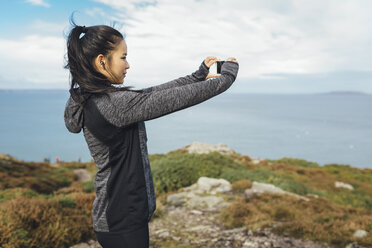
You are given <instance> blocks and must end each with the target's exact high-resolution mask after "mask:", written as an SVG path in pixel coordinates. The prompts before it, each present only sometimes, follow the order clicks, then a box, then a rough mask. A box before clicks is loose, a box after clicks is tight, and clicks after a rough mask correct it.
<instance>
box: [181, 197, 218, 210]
mask: <svg viewBox="0 0 372 248" xmlns="http://www.w3.org/2000/svg"><path fill="white" fill-rule="evenodd" d="M222 202H224V199H223V198H222V197H218V196H197V195H196V196H194V197H192V198H190V199H189V201H188V202H187V206H189V207H192V208H198V207H202V208H205V207H206V208H208V209H210V210H212V209H215V208H216V207H217V206H218V205H220V204H221V203H222Z"/></svg>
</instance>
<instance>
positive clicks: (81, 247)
mask: <svg viewBox="0 0 372 248" xmlns="http://www.w3.org/2000/svg"><path fill="white" fill-rule="evenodd" d="M70 248H90V245H88V244H87V243H80V244H77V245H74V246H71V247H70Z"/></svg>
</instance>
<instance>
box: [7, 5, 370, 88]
mask: <svg viewBox="0 0 372 248" xmlns="http://www.w3.org/2000/svg"><path fill="white" fill-rule="evenodd" d="M95 1H96V2H99V3H101V4H104V5H107V6H109V7H111V8H112V10H108V8H107V7H105V8H100V7H98V6H97V5H96V6H95V5H94V4H93V5H92V6H91V7H90V8H88V9H86V11H85V14H87V15H88V16H90V17H94V18H95V20H96V21H97V20H98V19H102V18H103V19H108V20H110V21H114V22H118V23H120V24H122V26H121V27H119V29H120V31H121V32H122V33H123V34H125V36H126V42H127V45H128V61H129V63H130V66H131V67H130V69H129V73H128V74H127V77H126V84H129V85H134V86H136V87H147V86H150V85H154V84H158V83H162V82H165V81H168V80H172V79H174V78H178V77H180V76H184V75H186V74H189V73H191V72H193V71H194V70H196V69H197V68H198V67H199V65H200V63H201V62H202V61H203V59H204V58H205V57H207V56H210V55H214V56H217V57H218V58H220V59H222V60H224V59H227V58H228V57H236V58H237V60H238V61H239V64H240V70H239V76H238V80H240V81H241V82H256V85H257V87H256V89H260V91H261V92H262V91H265V87H266V89H267V90H270V91H272V85H275V82H285V80H290V81H291V84H290V85H289V84H288V88H281V89H280V90H281V91H286V90H287V91H292V90H293V89H294V88H295V89H299V87H301V85H302V83H301V80H302V81H303V82H305V81H306V82H307V83H310V81H308V80H305V79H304V78H305V77H306V78H311V79H314V80H318V79H319V77H317V76H311V75H329V77H327V79H329V80H336V81H335V83H333V82H329V83H328V82H327V80H324V81H322V83H323V84H324V85H325V86H324V89H328V88H329V87H346V86H345V85H346V82H344V81H342V80H341V81H342V85H341V83H340V84H338V83H337V82H338V81H340V77H336V76H335V75H343V74H342V73H340V72H343V71H348V72H350V75H357V74H358V73H362V74H363V73H364V72H368V73H369V72H371V71H372V60H371V59H370V58H371V57H372V49H370V44H371V42H372V33H371V32H370V30H371V29H372V16H371V15H370V13H369V9H371V7H372V2H370V1H367V0H365V1H363V0H355V1H354V0H353V1H352V0H345V1H341V2H340V1H335V0H329V1H320V0H314V1H311V2H309V1H305V0H282V1H280V2H276V1H269V0H260V1H254V0H245V1H242V0H230V1H222V0H203V1H195V0H183V1H171V0H158V1H155V0H150V1H143V0H128V1H121V0H95ZM101 7H102V6H101ZM97 16H98V17H97ZM97 18H98V19H97ZM53 26H55V27H57V28H54V29H53ZM66 26H67V22H66V23H63V24H58V23H52V24H49V23H47V22H45V21H34V22H32V24H31V25H30V27H31V29H32V30H33V35H27V36H25V37H23V38H22V39H18V40H0V46H1V47H0V53H1V54H2V55H3V57H7V58H11V59H10V62H7V64H4V62H0V66H1V67H0V74H1V75H3V79H4V78H6V79H8V80H10V79H11V78H15V77H17V78H20V79H23V80H26V81H27V82H29V81H30V82H34V83H36V82H37V81H38V82H39V83H44V85H45V86H47V85H49V84H48V80H51V78H53V80H55V82H59V84H60V85H61V87H62V86H66V87H67V85H68V84H67V81H68V76H67V75H68V73H67V72H66V71H67V70H63V69H62V67H63V55H64V52H65V49H66V48H65V40H64V39H63V38H62V35H61V32H60V30H62V29H64V28H66ZM48 30H50V31H49V32H48ZM52 30H59V31H58V32H59V33H58V34H57V33H56V32H55V31H52ZM64 31H65V32H66V29H64ZM53 32H54V33H53ZM59 37H61V38H59ZM53 43H55V44H53ZM44 46H45V48H44ZM26 47H27V49H26ZM12 50H15V51H16V52H15V56H13V52H12ZM31 50H32V51H31ZM24 54H27V57H25V55H24ZM13 57H14V58H13ZM30 57H33V58H38V59H36V61H37V62H35V60H33V62H30V60H29V58H30ZM42 61H44V62H42ZM28 63H31V64H28ZM10 65H12V67H14V68H15V69H13V68H12V69H9V70H8V69H4V68H9V66H10ZM19 65H20V66H22V70H24V71H22V72H25V73H26V74H24V76H22V73H17V72H18V68H19ZM30 75H33V76H32V77H31V76H30ZM368 75H369V74H368ZM359 79H360V78H359ZM359 79H358V77H357V76H356V80H359ZM295 80H298V81H297V82H295ZM350 80H351V79H350ZM360 80H361V79H360ZM269 82H270V83H269ZM271 82H274V83H272V84H271ZM360 82H361V83H360V84H359V86H358V90H359V89H362V88H363V84H366V80H365V79H363V80H361V81H360ZM296 83H297V85H296V87H293V84H296ZM353 83H357V82H353ZM258 84H261V85H258ZM326 84H328V85H326ZM314 85H316V87H320V88H319V90H321V89H322V88H321V87H322V85H321V84H314ZM350 85H352V84H351V82H350ZM234 87H235V86H234ZM236 87H238V88H236V90H237V91H239V89H243V88H247V87H243V86H242V85H241V86H238V85H237V86H236ZM303 87H304V89H309V87H307V86H306V87H305V86H303ZM314 87H315V86H314ZM365 89H368V91H370V92H371V91H372V89H371V87H369V88H368V86H365ZM250 90H251V88H250ZM335 90H337V88H335Z"/></svg>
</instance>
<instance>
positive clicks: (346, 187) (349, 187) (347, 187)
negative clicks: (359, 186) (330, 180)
mask: <svg viewBox="0 0 372 248" xmlns="http://www.w3.org/2000/svg"><path fill="white" fill-rule="evenodd" d="M335 187H336V188H344V189H349V190H353V189H354V187H353V186H352V185H350V184H348V183H343V182H337V181H336V182H335Z"/></svg>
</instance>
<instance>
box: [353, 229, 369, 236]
mask: <svg viewBox="0 0 372 248" xmlns="http://www.w3.org/2000/svg"><path fill="white" fill-rule="evenodd" d="M367 234H368V233H367V232H366V231H364V230H361V229H358V230H356V231H355V232H354V234H353V237H354V238H364V237H365V236H367Z"/></svg>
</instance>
